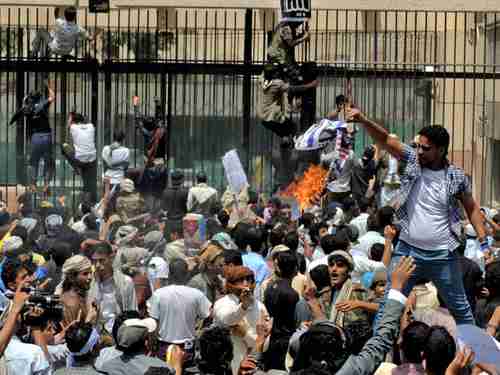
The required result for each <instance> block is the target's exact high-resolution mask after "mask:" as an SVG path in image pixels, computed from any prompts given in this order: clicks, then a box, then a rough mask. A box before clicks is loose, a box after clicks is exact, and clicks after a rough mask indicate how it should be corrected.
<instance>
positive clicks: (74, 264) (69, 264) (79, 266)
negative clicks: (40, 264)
mask: <svg viewBox="0 0 500 375" xmlns="http://www.w3.org/2000/svg"><path fill="white" fill-rule="evenodd" d="M89 268H92V263H90V260H89V258H87V257H86V256H83V255H73V256H72V257H71V258H68V259H66V262H64V264H63V267H62V272H63V274H64V275H67V274H68V273H70V272H73V271H77V272H80V271H83V270H86V269H89Z"/></svg>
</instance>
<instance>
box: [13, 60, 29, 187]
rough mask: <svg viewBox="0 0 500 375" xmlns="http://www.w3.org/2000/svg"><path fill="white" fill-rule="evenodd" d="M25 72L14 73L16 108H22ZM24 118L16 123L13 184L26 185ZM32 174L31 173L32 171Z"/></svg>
mask: <svg viewBox="0 0 500 375" xmlns="http://www.w3.org/2000/svg"><path fill="white" fill-rule="evenodd" d="M24 78H25V72H24V71H23V70H22V68H19V67H18V68H17V71H16V108H21V107H22V106H23V98H24V95H25V93H24ZM23 125H24V117H23V116H21V117H19V119H18V120H17V123H16V181H14V183H18V184H22V185H27V178H26V177H27V176H26V165H25V157H24V126H23ZM32 173H33V171H32Z"/></svg>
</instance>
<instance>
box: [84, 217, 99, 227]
mask: <svg viewBox="0 0 500 375" xmlns="http://www.w3.org/2000/svg"><path fill="white" fill-rule="evenodd" d="M83 223H84V224H85V226H86V227H87V230H98V229H99V227H98V225H97V217H96V216H95V215H94V214H93V213H90V214H88V215H87V216H85V218H84V219H83Z"/></svg>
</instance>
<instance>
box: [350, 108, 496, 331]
mask: <svg viewBox="0 0 500 375" xmlns="http://www.w3.org/2000/svg"><path fill="white" fill-rule="evenodd" d="M347 119H348V121H352V122H357V123H360V124H361V125H362V126H364V128H365V129H366V131H367V132H368V134H370V136H371V137H372V138H373V139H374V140H375V142H377V143H378V144H380V145H381V146H382V148H384V149H385V150H387V151H388V152H389V153H390V154H391V155H393V156H394V157H396V158H397V159H398V160H402V161H404V162H406V163H407V164H406V169H405V172H404V174H403V175H402V176H401V189H400V200H399V207H397V215H398V216H399V219H400V224H401V235H400V238H399V239H400V241H399V243H398V245H397V247H396V249H395V251H394V253H393V256H392V264H391V268H390V269H392V268H393V266H394V265H395V264H397V262H398V261H399V259H400V258H401V257H402V256H412V257H413V258H414V259H415V264H416V267H417V268H416V272H415V274H414V275H413V276H412V277H411V278H410V280H409V281H408V284H407V285H406V287H405V288H404V290H403V293H404V294H405V295H408V294H409V292H410V291H411V289H412V288H413V286H414V285H415V282H416V280H417V278H427V279H429V280H431V281H432V282H434V284H435V285H436V287H437V288H438V290H439V295H440V296H441V297H442V298H443V300H444V302H445V304H446V306H448V308H449V310H450V312H451V313H452V314H453V316H454V318H455V320H456V321H457V324H474V317H473V315H472V310H471V307H470V305H469V302H468V301H467V297H466V294H465V291H464V286H463V281H462V273H461V271H460V263H459V260H458V254H457V252H456V251H455V250H456V249H457V248H458V247H459V246H460V243H461V230H462V225H461V221H460V215H459V212H460V204H461V205H463V207H464V209H465V211H466V213H467V216H468V218H469V220H470V222H471V224H472V225H473V226H474V228H475V230H476V233H477V235H478V239H479V241H480V243H481V249H482V250H483V251H486V250H488V243H487V241H486V231H485V228H484V225H483V220H482V215H481V211H480V208H479V206H478V205H477V203H476V202H475V201H474V198H473V197H472V189H471V184H470V181H469V179H468V178H467V177H466V175H465V173H464V171H463V170H461V169H460V168H458V167H456V166H454V165H452V164H450V162H449V161H448V158H447V155H448V147H449V144H450V135H449V134H448V132H447V130H446V129H445V128H444V127H442V126H426V127H424V128H422V129H421V130H420V132H419V138H418V143H416V149H414V148H412V147H410V146H408V145H406V144H404V143H401V142H400V141H399V140H398V139H397V138H395V137H392V136H390V134H389V132H388V131H387V130H386V129H385V128H383V127H382V126H380V125H379V124H377V123H375V122H374V121H372V120H370V119H368V118H367V117H366V116H365V115H363V114H362V113H361V112H360V111H359V109H355V108H351V109H350V110H349V113H348V116H347ZM390 286H391V280H390V278H389V279H388V283H387V288H386V291H388V290H389V289H390ZM382 311H383V308H382V309H380V310H379V314H378V315H379V316H380V315H381V312H382Z"/></svg>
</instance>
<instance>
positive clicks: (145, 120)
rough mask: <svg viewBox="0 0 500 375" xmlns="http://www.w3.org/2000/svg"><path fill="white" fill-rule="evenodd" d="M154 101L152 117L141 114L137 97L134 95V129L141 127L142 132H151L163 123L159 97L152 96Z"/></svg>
mask: <svg viewBox="0 0 500 375" xmlns="http://www.w3.org/2000/svg"><path fill="white" fill-rule="evenodd" d="M154 102H155V115H154V117H153V116H146V115H141V114H140V113H139V97H138V96H134V98H133V103H134V118H135V127H136V129H141V130H143V132H144V131H146V132H152V131H154V130H155V129H156V128H158V127H160V126H163V125H164V115H163V111H162V108H161V103H160V98H158V97H156V98H154Z"/></svg>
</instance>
